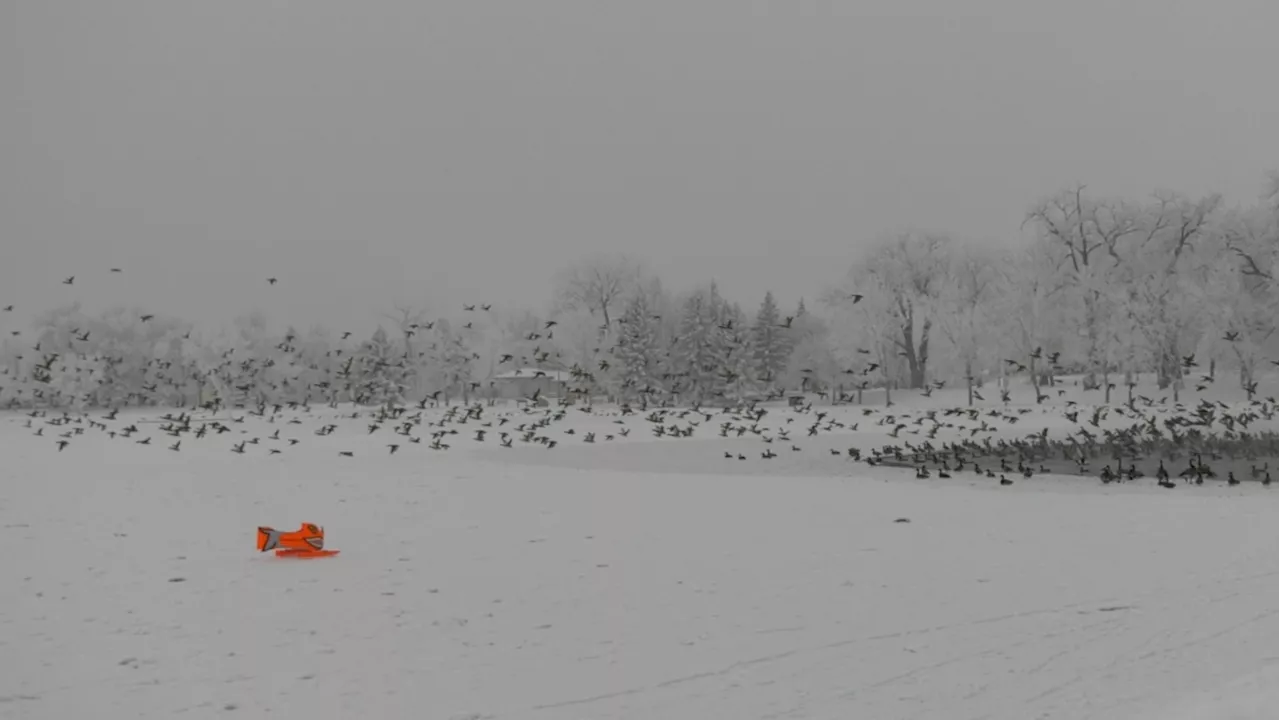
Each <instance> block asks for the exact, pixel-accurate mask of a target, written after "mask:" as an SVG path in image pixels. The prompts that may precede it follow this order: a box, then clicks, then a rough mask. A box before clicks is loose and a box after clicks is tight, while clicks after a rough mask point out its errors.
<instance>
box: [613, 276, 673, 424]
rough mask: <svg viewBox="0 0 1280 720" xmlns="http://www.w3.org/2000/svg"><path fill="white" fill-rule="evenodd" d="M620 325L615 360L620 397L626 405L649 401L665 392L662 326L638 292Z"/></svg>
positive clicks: (629, 304) (647, 301) (628, 305)
mask: <svg viewBox="0 0 1280 720" xmlns="http://www.w3.org/2000/svg"><path fill="white" fill-rule="evenodd" d="M618 322H619V330H618V344H617V349H616V351H615V352H614V357H615V359H616V361H617V363H618V365H619V373H618V378H619V396H620V398H621V399H623V400H625V401H635V400H637V399H639V400H644V401H647V400H648V399H649V397H650V396H651V395H653V394H654V393H657V392H660V389H661V388H662V381H661V374H662V368H661V353H662V348H661V346H660V345H659V343H658V324H657V321H656V320H655V319H654V317H653V313H652V311H651V310H650V308H649V300H648V297H647V296H646V294H645V293H642V292H637V293H636V294H634V295H633V296H632V297H631V299H630V300H629V301H628V302H627V306H626V310H625V311H624V312H623V315H622V317H621V318H620V319H619V321H618Z"/></svg>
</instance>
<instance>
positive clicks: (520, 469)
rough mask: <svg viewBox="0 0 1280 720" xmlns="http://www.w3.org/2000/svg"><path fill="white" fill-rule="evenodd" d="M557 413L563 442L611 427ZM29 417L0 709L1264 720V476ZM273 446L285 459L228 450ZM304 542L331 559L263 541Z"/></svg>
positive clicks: (1273, 669) (10, 537)
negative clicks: (147, 442) (124, 429)
mask: <svg viewBox="0 0 1280 720" xmlns="http://www.w3.org/2000/svg"><path fill="white" fill-rule="evenodd" d="M573 412H576V411H571V414H570V416H569V417H568V418H566V420H564V421H563V423H564V424H563V425H562V426H561V428H560V429H557V430H556V431H555V432H556V433H557V434H560V433H561V432H562V430H563V427H568V426H571V425H573V424H575V423H577V425H578V426H580V427H581V429H580V430H579V432H582V431H584V430H585V429H587V428H595V429H597V430H598V431H599V432H600V433H601V435H602V436H603V434H604V433H606V432H609V431H610V428H613V427H617V423H615V422H614V420H615V419H616V418H612V417H588V416H586V415H585V414H581V417H578V416H577V415H573V414H572V413H573ZM848 414H849V419H850V420H851V421H852V420H853V419H854V417H855V416H856V415H857V413H856V412H855V411H853V410H850V411H848ZM25 420H26V418H24V417H22V416H21V415H12V416H2V417H0V452H3V458H4V460H3V462H2V463H0V548H2V551H0V577H3V583H0V717H4V718H10V717H12V718H59V719H63V718H89V717H110V718H126V717H127V718H170V717H196V718H199V717H223V716H226V717H252V718H257V717H277V718H280V717H285V718H294V717H297V718H312V719H315V718H344V719H345V718H504V719H508V718H519V719H525V718H528V719H531V720H538V719H541V718H557V719H559V718H569V719H574V718H593V719H595V718H645V719H647V718H662V719H664V720H665V719H679V718H696V719H706V718H734V719H738V718H940V719H946V720H966V719H970V718H972V719H974V720H976V719H977V718H1009V719H1010V720H1014V719H1017V720H1026V719H1036V718H1052V719H1054V720H1058V719H1060V718H1063V719H1065V718H1099V719H1102V718H1115V719H1120V718H1139V719H1141V720H1147V719H1150V720H1155V719H1156V718H1162V719H1168V718H1173V719H1175V720H1184V719H1189V718H1275V717H1276V716H1277V632H1278V628H1277V590H1276V588H1277V563H1278V558H1277V505H1276V502H1277V501H1276V494H1275V491H1274V490H1266V489H1264V488H1261V487H1260V486H1258V485H1257V484H1256V483H1246V484H1244V485H1242V486H1240V487H1237V488H1227V487H1225V486H1222V485H1220V484H1218V483H1214V484H1213V485H1212V486H1210V485H1206V486H1205V487H1202V488H1190V487H1179V488H1178V489H1177V490H1174V491H1164V490H1161V489H1158V488H1154V487H1151V486H1150V485H1145V486H1141V487H1139V486H1136V485H1126V486H1123V487H1121V486H1110V487H1105V488H1104V487H1102V486H1101V485H1100V484H1099V483H1097V482H1096V481H1093V480H1088V479H1081V480H1062V481H1060V482H1059V481H1054V480H1043V481H1040V480H1037V481H1027V482H1019V483H1017V484H1015V485H1014V486H1012V487H1007V488H1002V487H999V486H998V485H996V484H994V483H989V482H988V483H972V482H967V481H961V480H956V481H952V482H941V481H937V482H921V481H916V480H914V479H911V478H910V477H909V476H907V477H904V476H903V474H902V473H900V472H898V473H888V471H885V472H884V473H870V471H871V470H872V469H870V468H865V467H864V466H858V465H853V464H851V463H846V464H845V465H844V466H843V467H844V468H845V469H846V470H845V471H844V473H843V474H835V473H826V472H825V471H824V472H822V473H819V472H814V473H810V474H808V475H806V474H805V473H804V472H803V468H801V467H799V466H798V465H797V464H798V463H799V462H800V461H799V460H798V459H797V458H798V457H799V456H800V455H801V453H794V454H793V455H788V454H787V453H786V452H784V451H783V450H782V448H779V452H781V453H782V454H781V455H780V456H779V458H778V461H779V462H780V463H789V465H782V464H780V465H769V464H766V463H764V462H741V463H739V462H736V461H732V460H723V458H722V455H723V449H724V448H725V447H729V445H728V444H731V443H734V442H742V443H747V442H751V441H749V440H743V441H732V440H724V439H720V438H716V437H715V436H714V430H708V432H707V433H706V439H703V438H701V437H694V438H688V439H679V440H654V439H652V438H651V437H650V436H648V435H647V431H646V430H645V428H644V427H643V426H644V422H643V420H641V419H629V420H628V421H627V424H629V425H634V426H637V427H636V429H635V431H634V433H633V434H632V435H631V436H629V437H627V438H618V439H617V440H616V441H614V442H612V443H605V442H604V441H603V438H601V440H600V441H598V442H597V443H596V444H595V445H586V444H582V443H577V444H569V443H567V442H565V443H563V444H562V445H561V446H559V447H556V448H554V449H553V450H546V449H543V448H533V447H528V448H521V447H520V446H519V444H517V447H516V449H513V450H511V451H504V450H500V449H497V448H496V447H494V444H493V443H492V442H490V443H487V444H483V445H482V444H479V443H473V442H472V441H471V439H470V438H468V437H467V436H466V435H465V434H461V435H459V436H458V439H456V440H451V442H452V443H453V444H454V448H453V449H451V450H447V451H435V452H432V451H429V450H427V449H426V447H425V442H424V444H423V445H413V446H411V447H410V446H407V444H406V447H404V448H402V450H401V452H398V453H396V454H388V451H387V449H386V447H385V446H386V444H387V443H389V442H395V440H394V436H393V435H389V434H386V433H385V432H379V433H378V434H369V433H367V432H366V430H365V427H364V423H363V421H349V422H348V423H345V424H343V426H342V427H341V428H340V429H339V430H338V431H337V432H335V433H334V434H333V435H331V436H328V437H316V436H315V435H313V432H312V431H313V430H314V429H315V428H316V427H319V426H320V425H322V424H323V422H325V421H323V420H321V419H319V418H304V420H303V422H302V423H301V424H296V425H288V424H285V421H284V420H283V419H281V420H280V421H278V422H276V423H272V424H271V425H267V424H266V423H265V421H264V420H261V419H258V418H253V417H250V418H248V419H246V421H245V422H244V423H243V424H238V425H235V426H234V434H233V435H228V436H225V437H222V438H216V439H215V438H214V437H213V436H212V435H211V436H210V438H206V439H204V440H196V439H194V438H191V437H188V438H187V439H184V440H183V445H182V448H181V451H179V452H170V451H168V450H166V449H165V445H167V444H169V443H170V442H172V439H166V438H165V437H164V436H163V434H161V433H159V432H158V431H157V430H155V428H156V427H157V426H155V425H150V426H141V427H142V433H141V434H142V435H147V434H151V435H155V436H156V437H155V439H154V445H151V446H138V445H137V444H136V443H135V442H131V441H125V440H120V439H116V440H111V439H109V438H108V436H107V435H106V434H105V433H102V432H97V431H88V432H85V433H84V434H82V435H76V436H74V437H73V439H72V442H71V444H70V445H69V446H68V447H67V448H66V450H65V451H63V452H58V451H57V450H56V448H54V447H53V439H52V437H53V436H54V432H55V430H54V429H52V428H51V429H49V430H48V431H47V433H46V434H47V435H48V437H41V438H33V437H32V429H29V428H24V427H23V422H24V421H25ZM1045 422H1047V421H1045ZM1045 422H1042V421H1041V420H1033V419H1030V418H1028V419H1026V420H1025V422H1023V423H1021V426H1020V427H1019V428H1018V432H1029V431H1032V430H1034V429H1035V428H1037V427H1040V426H1043V425H1044V424H1045ZM1037 423H1038V424H1037ZM713 426H714V423H713V424H712V425H709V426H708V428H711V427H713ZM276 429H282V431H283V432H282V437H289V436H291V435H293V436H296V437H298V438H300V439H301V443H300V444H299V445H298V446H297V447H296V448H292V449H290V450H288V451H286V452H285V453H283V454H281V455H275V456H270V455H267V454H265V452H261V451H259V452H256V453H246V454H245V455H237V454H234V453H231V452H228V445H229V444H230V442H232V441H238V440H237V438H241V439H242V437H247V436H249V435H258V436H263V437H264V438H265V436H267V435H268V434H269V433H271V432H274V431H275V430H276ZM465 432H468V431H464V433H465ZM860 432H863V431H860ZM883 432H884V431H883V430H878V431H877V433H878V435H877V438H876V442H882V441H883V440H882V438H883ZM242 434H243V436H242ZM422 434H423V435H426V432H423V433H422ZM797 434H798V435H799V434H801V433H797ZM856 435H857V434H856V433H850V434H849V435H847V436H846V437H855V436H856ZM578 437H581V435H579V436H578ZM828 439H829V438H828ZM264 442H266V441H265V439H264ZM841 442H843V440H842V441H841ZM836 446H837V445H833V446H832V447H836ZM742 447H747V448H749V449H750V451H751V452H755V451H757V450H759V447H760V446H759V445H754V444H752V445H743V446H742ZM339 449H347V450H352V451H353V452H354V457H350V458H344V457H338V456H337V450H339ZM815 454H825V450H824V451H822V452H821V453H815ZM805 455H806V456H807V455H808V453H805ZM753 457H754V456H753ZM784 467H785V468H786V471H785V472H775V470H778V469H781V468H784ZM1272 467H1275V466H1274V465H1273V466H1272ZM682 468H683V469H682ZM869 473H870V474H869ZM818 475H823V476H818ZM899 519H907V520H909V522H897V521H898V520H899ZM302 521H313V522H317V523H320V524H322V525H324V526H325V527H326V530H327V534H328V537H327V541H328V544H329V546H331V547H334V548H338V549H341V551H342V554H341V555H339V556H337V557H333V558H329V559H323V560H314V561H296V560H295V561H289V560H282V559H277V558H275V557H273V556H270V555H261V554H258V553H256V552H255V551H254V548H253V536H254V528H255V527H256V526H257V525H263V524H266V525H273V526H276V527H280V528H284V529H294V528H296V527H297V525H298V524H299V523H300V522H302Z"/></svg>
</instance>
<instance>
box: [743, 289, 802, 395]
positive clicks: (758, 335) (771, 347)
mask: <svg viewBox="0 0 1280 720" xmlns="http://www.w3.org/2000/svg"><path fill="white" fill-rule="evenodd" d="M751 346H752V356H753V360H754V362H753V367H754V371H755V372H754V375H755V378H756V379H757V380H758V381H759V382H760V383H761V384H762V385H763V386H764V387H766V388H769V389H773V388H775V387H776V386H777V384H778V383H779V382H781V379H782V375H783V373H784V372H785V371H786V369H787V363H788V361H789V360H790V359H791V350H792V344H791V337H790V334H789V333H788V331H787V328H786V327H784V326H783V325H782V318H781V317H780V315H779V313H778V305H777V302H776V301H775V300H774V299H773V293H772V292H766V293H765V294H764V302H763V303H761V304H760V310H759V312H757V313H756V321H755V324H754V325H753V326H752V327H751Z"/></svg>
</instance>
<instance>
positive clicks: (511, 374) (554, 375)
mask: <svg viewBox="0 0 1280 720" xmlns="http://www.w3.org/2000/svg"><path fill="white" fill-rule="evenodd" d="M526 378H528V379H533V378H546V379H548V380H554V381H556V382H569V373H567V372H565V371H564V370H540V369H538V368H518V369H516V370H510V371H508V372H504V373H501V374H499V375H494V376H493V379H494V380H523V379H526Z"/></svg>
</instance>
